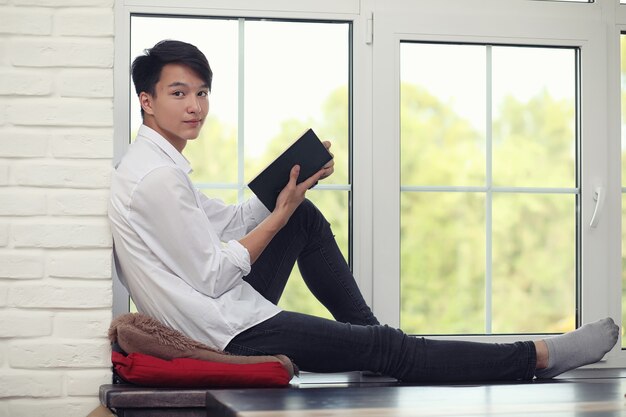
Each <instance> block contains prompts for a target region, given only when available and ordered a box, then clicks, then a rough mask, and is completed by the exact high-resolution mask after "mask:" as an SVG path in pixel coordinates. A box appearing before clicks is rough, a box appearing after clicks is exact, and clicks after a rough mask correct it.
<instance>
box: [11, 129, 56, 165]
mask: <svg viewBox="0 0 626 417" xmlns="http://www.w3.org/2000/svg"><path fill="white" fill-rule="evenodd" d="M49 140H50V135H49V134H48V133H46V132H45V131H41V130H40V131H37V130H31V129H3V130H1V131H0V157H4V158H41V157H44V156H46V153H47V147H48V141H49Z"/></svg>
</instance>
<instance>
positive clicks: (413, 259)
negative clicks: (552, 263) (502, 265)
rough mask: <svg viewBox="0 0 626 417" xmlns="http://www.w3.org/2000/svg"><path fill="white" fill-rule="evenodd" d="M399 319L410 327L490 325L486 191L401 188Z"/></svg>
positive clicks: (454, 329) (477, 328) (463, 329)
mask: <svg viewBox="0 0 626 417" xmlns="http://www.w3.org/2000/svg"><path fill="white" fill-rule="evenodd" d="M400 203H401V211H402V212H401V219H402V220H401V225H400V227H401V234H400V239H401V264H400V271H401V286H400V291H401V292H400V298H401V310H400V323H401V327H402V329H403V330H404V331H406V332H409V333H421V334H437V333H483V332H484V331H485V305H484V300H485V197H484V194H482V193H408V192H405V193H402V196H401V199H400Z"/></svg>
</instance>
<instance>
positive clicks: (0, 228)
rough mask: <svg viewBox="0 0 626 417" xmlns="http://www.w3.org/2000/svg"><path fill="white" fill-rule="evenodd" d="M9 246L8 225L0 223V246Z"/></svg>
mask: <svg viewBox="0 0 626 417" xmlns="http://www.w3.org/2000/svg"><path fill="white" fill-rule="evenodd" d="M8 244H9V224H8V223H0V246H7V245H8Z"/></svg>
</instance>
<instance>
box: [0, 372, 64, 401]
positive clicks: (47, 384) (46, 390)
mask: <svg viewBox="0 0 626 417" xmlns="http://www.w3.org/2000/svg"><path fill="white" fill-rule="evenodd" d="M62 379H63V374H62V373H61V372H28V371H26V372H25V371H18V372H16V371H13V370H9V371H4V372H2V373H1V374H0V398H2V397H5V398H6V397H37V398H45V397H60V396H62V395H63V384H60V383H59V382H60V381H61V380H62Z"/></svg>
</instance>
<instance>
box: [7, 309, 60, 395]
mask: <svg viewBox="0 0 626 417" xmlns="http://www.w3.org/2000/svg"><path fill="white" fill-rule="evenodd" d="M51 334H52V315H51V314H49V313H40V312H0V337H21V338H23V337H38V336H49V335H51ZM1 391H2V390H1V389H0V392H1Z"/></svg>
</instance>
